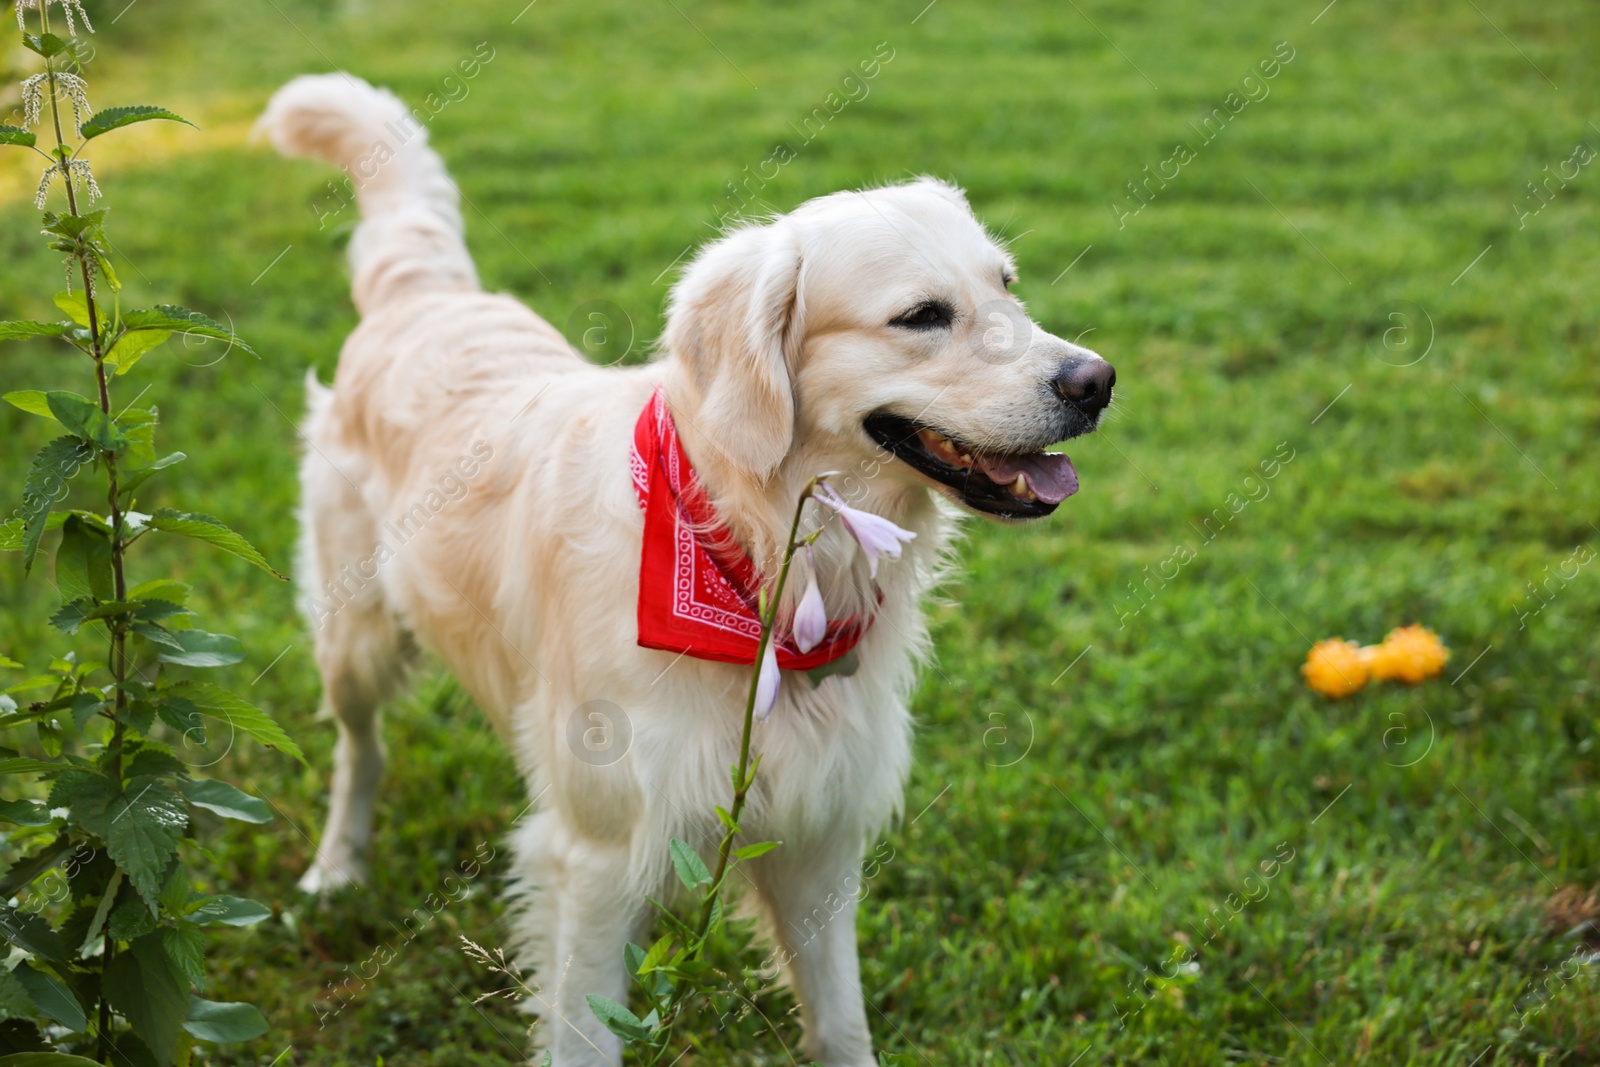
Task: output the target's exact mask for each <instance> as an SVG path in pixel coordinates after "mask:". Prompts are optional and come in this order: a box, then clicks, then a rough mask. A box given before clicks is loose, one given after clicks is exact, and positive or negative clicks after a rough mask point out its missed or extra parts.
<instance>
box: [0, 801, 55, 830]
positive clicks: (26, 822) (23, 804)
mask: <svg viewBox="0 0 1600 1067" xmlns="http://www.w3.org/2000/svg"><path fill="white" fill-rule="evenodd" d="M0 819H5V820H6V821H8V822H14V823H16V824H17V825H18V826H49V825H50V822H51V819H50V809H49V808H47V807H45V806H44V805H43V804H41V803H39V802H38V801H37V800H0Z"/></svg>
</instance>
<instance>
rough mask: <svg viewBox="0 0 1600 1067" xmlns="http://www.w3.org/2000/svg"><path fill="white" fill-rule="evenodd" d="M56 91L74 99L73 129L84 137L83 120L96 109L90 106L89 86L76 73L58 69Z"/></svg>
mask: <svg viewBox="0 0 1600 1067" xmlns="http://www.w3.org/2000/svg"><path fill="white" fill-rule="evenodd" d="M56 92H57V93H60V94H64V95H65V96H66V98H67V99H68V100H71V101H72V129H73V132H75V133H76V134H77V135H78V136H79V137H82V136H83V120H84V119H86V118H88V117H89V116H90V115H92V114H94V110H93V109H92V108H90V107H89V86H88V85H87V84H86V83H85V82H84V80H83V79H82V78H80V77H78V76H77V75H76V74H68V73H67V72H66V71H57V72H56Z"/></svg>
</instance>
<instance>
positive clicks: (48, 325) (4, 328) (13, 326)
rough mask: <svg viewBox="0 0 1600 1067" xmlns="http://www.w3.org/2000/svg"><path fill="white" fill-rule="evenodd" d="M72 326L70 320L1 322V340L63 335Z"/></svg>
mask: <svg viewBox="0 0 1600 1067" xmlns="http://www.w3.org/2000/svg"><path fill="white" fill-rule="evenodd" d="M71 326H72V323H70V322H34V321H32V320H26V321H21V320H19V321H12V322H0V341H20V340H21V339H22V338H24V337H62V336H64V335H65V334H66V332H67V330H68V328H70V327H71Z"/></svg>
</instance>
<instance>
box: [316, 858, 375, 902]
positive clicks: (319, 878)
mask: <svg viewBox="0 0 1600 1067" xmlns="http://www.w3.org/2000/svg"><path fill="white" fill-rule="evenodd" d="M366 884H367V869H366V865H365V864H364V863H361V862H359V861H356V860H346V861H344V862H342V863H326V862H323V861H322V860H318V861H317V862H316V863H313V864H312V865H311V869H310V870H309V871H307V872H306V873H305V874H303V875H301V876H300V892H302V893H308V894H310V895H311V896H317V897H323V896H328V895H330V894H332V893H336V892H338V891H339V890H341V889H344V888H345V887H347V886H353V885H354V886H359V885H366Z"/></svg>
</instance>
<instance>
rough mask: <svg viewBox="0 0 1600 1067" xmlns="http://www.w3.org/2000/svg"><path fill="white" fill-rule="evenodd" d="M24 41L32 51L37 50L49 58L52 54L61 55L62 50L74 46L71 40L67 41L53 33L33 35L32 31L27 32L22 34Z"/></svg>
mask: <svg viewBox="0 0 1600 1067" xmlns="http://www.w3.org/2000/svg"><path fill="white" fill-rule="evenodd" d="M22 43H23V44H24V45H25V46H27V48H28V49H29V50H30V51H34V52H37V53H39V54H40V55H41V56H44V57H45V58H46V59H49V58H50V57H51V56H59V55H60V54H61V53H62V52H65V51H67V50H68V49H69V48H71V47H72V43H71V42H70V41H67V40H66V39H64V38H61V37H57V36H56V35H55V34H53V33H41V34H40V35H39V36H37V37H35V36H33V35H32V34H31V33H25V34H23V35H22Z"/></svg>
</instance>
